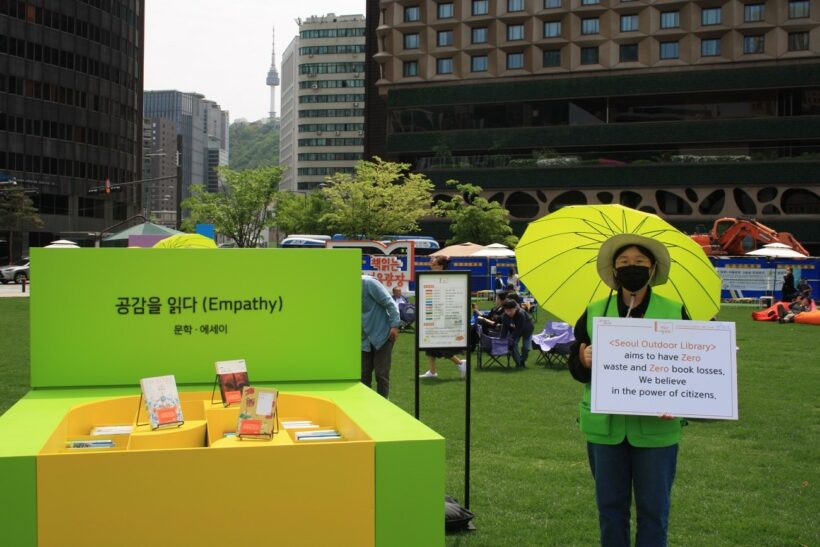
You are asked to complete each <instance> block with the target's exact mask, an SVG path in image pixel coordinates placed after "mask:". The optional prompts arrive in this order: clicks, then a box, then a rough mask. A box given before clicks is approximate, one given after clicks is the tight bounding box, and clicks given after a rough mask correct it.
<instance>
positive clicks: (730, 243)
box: [691, 217, 809, 256]
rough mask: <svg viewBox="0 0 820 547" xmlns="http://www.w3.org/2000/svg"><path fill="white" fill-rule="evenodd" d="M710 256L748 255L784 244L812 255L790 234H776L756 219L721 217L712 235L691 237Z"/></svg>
mask: <svg viewBox="0 0 820 547" xmlns="http://www.w3.org/2000/svg"><path fill="white" fill-rule="evenodd" d="M691 237H692V239H694V240H695V241H697V242H698V243H699V244H700V246H701V247H703V250H704V251H705V252H706V254H707V255H736V256H741V255H745V254H746V253H748V252H749V251H754V250H755V249H758V248H760V247H762V246H763V245H766V244H768V243H783V244H785V245H788V246H789V247H791V248H792V249H794V250H795V251H797V252H798V253H802V254H804V255H806V256H808V254H809V253H808V251H806V249H805V247H803V245H802V244H801V243H800V242H799V241H797V239H795V238H794V236H793V235H792V234H790V233H789V232H776V231H774V230H772V229H771V228H769V227H768V226H766V225H765V224H762V223H760V222H758V221H757V220H755V219H752V218H732V217H726V218H719V219H717V220H716V221H715V223H714V225H713V226H712V229H711V230H709V231H708V232H706V231H701V230H698V231H697V232H696V233H694V234H692V235H691Z"/></svg>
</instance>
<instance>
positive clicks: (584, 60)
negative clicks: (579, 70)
mask: <svg viewBox="0 0 820 547" xmlns="http://www.w3.org/2000/svg"><path fill="white" fill-rule="evenodd" d="M581 64H582V65H597V64H598V46H594V47H582V48H581Z"/></svg>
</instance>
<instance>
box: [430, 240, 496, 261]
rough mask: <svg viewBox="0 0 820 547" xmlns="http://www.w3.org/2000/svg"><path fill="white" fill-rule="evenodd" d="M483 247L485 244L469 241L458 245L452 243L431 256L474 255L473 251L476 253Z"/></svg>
mask: <svg viewBox="0 0 820 547" xmlns="http://www.w3.org/2000/svg"><path fill="white" fill-rule="evenodd" d="M483 248H484V246H483V245H478V244H476V243H470V242H469V241H468V242H467V243H458V244H456V245H450V246H449V247H444V248H443V249H441V250H438V251H436V252H434V253H433V254H431V255H430V256H439V255H443V256H449V257H454V256H473V253H475V252H477V251H480V250H481V249H483Z"/></svg>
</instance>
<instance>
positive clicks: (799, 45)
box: [789, 32, 809, 51]
mask: <svg viewBox="0 0 820 547" xmlns="http://www.w3.org/2000/svg"><path fill="white" fill-rule="evenodd" d="M807 49H809V33H808V32H790V33H789V51H806V50H807Z"/></svg>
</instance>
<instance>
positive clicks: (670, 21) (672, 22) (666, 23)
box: [661, 11, 680, 28]
mask: <svg viewBox="0 0 820 547" xmlns="http://www.w3.org/2000/svg"><path fill="white" fill-rule="evenodd" d="M679 26H680V12H678V11H665V12H663V13H661V28H678V27H679Z"/></svg>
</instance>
